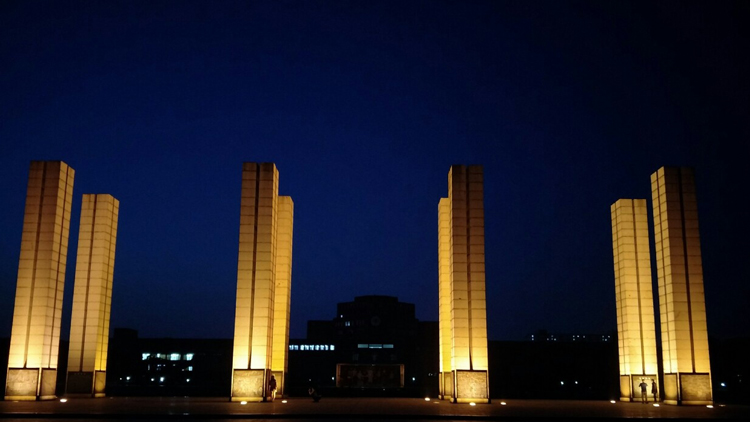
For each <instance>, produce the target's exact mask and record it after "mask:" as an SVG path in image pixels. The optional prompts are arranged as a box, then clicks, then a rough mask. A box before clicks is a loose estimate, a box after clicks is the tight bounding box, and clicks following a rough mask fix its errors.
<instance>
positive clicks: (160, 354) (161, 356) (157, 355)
mask: <svg viewBox="0 0 750 422" xmlns="http://www.w3.org/2000/svg"><path fill="white" fill-rule="evenodd" d="M156 358H157V359H166V358H167V355H165V354H164V353H157V354H156Z"/></svg>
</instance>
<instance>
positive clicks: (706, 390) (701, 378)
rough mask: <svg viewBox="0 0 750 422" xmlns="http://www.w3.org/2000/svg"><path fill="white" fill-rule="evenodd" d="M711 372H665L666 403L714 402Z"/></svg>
mask: <svg viewBox="0 0 750 422" xmlns="http://www.w3.org/2000/svg"><path fill="white" fill-rule="evenodd" d="M713 402H714V401H713V392H712V391H711V374H708V373H672V374H664V403H666V404H672V405H683V406H706V405H709V404H713Z"/></svg>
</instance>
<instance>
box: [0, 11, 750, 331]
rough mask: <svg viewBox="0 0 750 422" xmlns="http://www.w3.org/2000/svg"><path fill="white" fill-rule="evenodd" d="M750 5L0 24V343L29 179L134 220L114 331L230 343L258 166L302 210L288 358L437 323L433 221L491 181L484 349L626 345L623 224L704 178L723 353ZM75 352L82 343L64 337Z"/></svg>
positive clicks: (70, 16) (743, 138)
mask: <svg viewBox="0 0 750 422" xmlns="http://www.w3.org/2000/svg"><path fill="white" fill-rule="evenodd" d="M749 18H750V8H749V7H748V3H747V2H732V1H722V2H707V1H706V2H703V1H701V2H671V1H659V2H650V1H648V2H628V1H618V2H609V1H593V2H578V1H576V2H572V1H518V2H516V1H449V2H443V1H436V0H435V1H393V2H391V1H333V2H322V1H258V2H253V1H243V2H226V1H162V2H159V1H128V2H118V1H107V2H94V1H83V2H71V1H63V2H46V1H44V2H34V1H3V2H2V3H0V180H1V181H2V182H1V183H0V201H2V202H1V206H0V234H1V236H0V337H5V336H9V334H10V327H11V320H12V307H13V296H14V291H15V277H16V269H17V265H18V255H19V246H20V239H21V228H22V227H21V226H22V221H23V208H24V199H25V190H26V179H27V175H28V166H29V162H30V161H31V160H63V161H66V162H67V163H68V164H69V165H71V166H72V167H73V168H74V169H75V170H76V181H75V201H74V208H73V220H72V224H71V242H70V247H69V260H68V262H69V265H68V277H67V284H66V302H65V313H66V314H69V312H70V306H71V303H70V298H71V297H72V288H73V275H74V269H75V256H76V247H77V243H76V238H77V235H78V216H79V214H80V200H81V195H82V194H83V193H110V194H112V195H114V196H115V197H116V198H118V199H119V200H120V202H121V205H120V227H119V233H118V239H117V255H116V262H115V280H114V297H113V302H112V326H113V327H130V328H136V329H138V330H139V332H140V333H141V335H142V336H172V337H230V336H231V335H232V332H233V324H234V291H235V286H236V266H237V261H236V260H237V249H238V232H239V202H240V197H239V194H240V182H241V168H242V162H243V161H272V162H275V163H276V165H277V166H278V168H279V172H280V194H282V195H290V196H292V197H293V199H294V202H295V221H294V224H295V226H294V256H293V270H292V278H293V281H292V329H291V335H292V337H303V336H304V335H305V326H306V321H307V320H308V319H330V318H332V317H333V316H334V315H335V305H336V303H337V302H342V301H350V300H352V299H353V298H354V296H357V295H366V294H383V295H392V296H397V297H398V298H399V299H400V300H402V301H406V302H412V303H415V304H416V305H417V317H418V318H420V319H422V320H437V204H438V200H439V199H440V197H441V196H446V195H447V173H448V169H449V167H450V166H451V165H452V164H481V165H483V166H484V171H485V211H486V250H487V280H488V281H487V295H488V317H489V322H488V326H489V336H490V339H492V340H513V339H519V338H521V337H522V336H524V335H525V334H528V333H531V332H533V331H535V330H537V329H540V328H546V329H548V330H550V331H555V332H572V331H580V332H590V333H604V332H608V331H612V330H614V329H615V304H614V274H613V268H612V266H613V264H612V249H611V226H610V211H609V206H610V205H611V204H612V203H613V202H615V201H616V200H617V199H618V198H622V197H635V198H648V199H649V203H650V180H649V177H650V175H651V173H652V172H654V171H656V170H657V169H658V168H659V167H661V166H663V165H685V166H692V167H694V168H695V171H696V179H697V189H698V199H699V201H700V202H699V217H700V223H701V236H702V242H703V255H704V272H705V274H704V275H705V291H706V299H707V306H708V326H709V334H710V335H712V336H720V337H731V336H735V335H750V327H749V324H748V320H749V319H750V318H748V311H747V305H748V303H750V287H748V286H749V285H750V280H748V270H747V263H748V256H749V252H750V248H748V240H747V239H750V233H749V230H748V225H747V211H746V210H747V208H743V207H746V206H745V205H744V204H745V203H746V202H747V197H748V182H749V179H750V178H749V177H748V173H747V159H748V156H749V154H748V152H749V148H748V140H750V123H749V121H750V95H749V94H750V83H749V82H748V81H749V78H748V75H750V59H748V51H750V35H749V30H748V28H749V27H748V25H747V22H748V21H749V20H748V19H749ZM63 332H64V333H66V332H67V329H64V330H63Z"/></svg>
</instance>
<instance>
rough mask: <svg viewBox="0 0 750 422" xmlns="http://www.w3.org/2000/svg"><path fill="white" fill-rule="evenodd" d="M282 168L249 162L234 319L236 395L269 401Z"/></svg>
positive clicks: (234, 398)
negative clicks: (280, 175) (280, 169)
mask: <svg viewBox="0 0 750 422" xmlns="http://www.w3.org/2000/svg"><path fill="white" fill-rule="evenodd" d="M278 192H279V172H278V170H276V166H275V165H274V164H273V163H261V164H258V163H244V164H243V167H242V199H241V204H240V244H239V256H238V264H237V307H236V313H235V320H234V321H235V322H234V352H233V364H232V368H233V371H232V401H265V400H266V397H267V393H268V381H269V380H270V378H271V355H272V347H273V317H274V300H275V296H274V295H275V287H276V286H275V283H276V277H275V275H276V262H275V251H276V224H277V214H278Z"/></svg>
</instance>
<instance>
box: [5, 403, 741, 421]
mask: <svg viewBox="0 0 750 422" xmlns="http://www.w3.org/2000/svg"><path fill="white" fill-rule="evenodd" d="M503 403H505V404H503ZM0 418H2V419H5V420H13V419H17V420H25V421H29V420H45V419H58V420H110V419H119V420H173V419H200V420H233V419H236V420H239V419H256V420H301V419H304V420H316V421H323V420H332V419H335V420H383V421H385V420H387V421H397V420H415V419H416V420H436V421H437V420H443V421H444V420H456V421H459V420H519V421H523V420H526V421H532V420H581V419H597V420H615V419H622V418H648V419H657V420H658V419H661V420H670V421H676V420H697V419H746V418H750V406H738V405H716V406H715V407H714V408H707V407H705V406H691V407H688V406H668V405H661V406H659V407H654V406H653V405H650V404H649V405H644V404H641V403H622V402H617V403H614V404H612V403H610V402H608V401H562V400H560V401H558V400H554V401H553V400H507V401H505V402H503V401H501V400H494V401H493V402H492V403H491V404H478V405H476V406H470V405H468V404H450V403H446V402H442V401H438V400H431V401H426V400H424V399H387V398H325V397H324V398H323V399H322V400H321V401H320V402H318V403H313V402H312V400H310V399H307V398H291V399H288V400H287V402H286V403H284V402H282V401H281V400H277V401H275V402H272V403H248V404H245V405H242V404H240V403H231V402H229V401H228V400H227V399H225V398H166V397H165V398H124V397H118V398H105V399H69V400H68V401H67V402H66V403H61V402H60V401H47V402H12V401H0Z"/></svg>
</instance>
